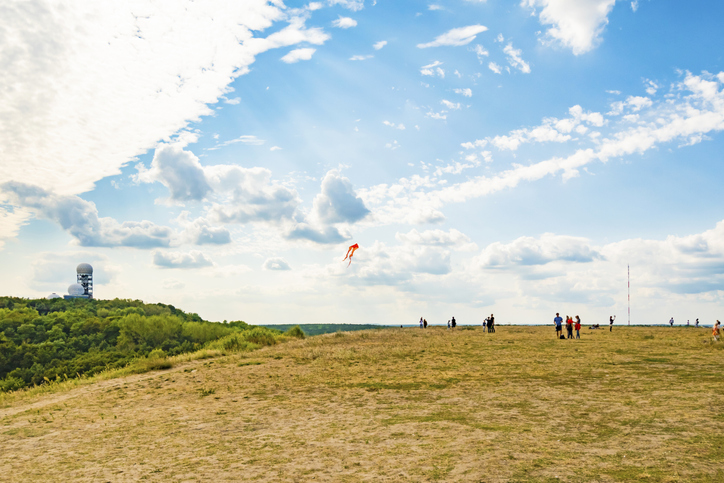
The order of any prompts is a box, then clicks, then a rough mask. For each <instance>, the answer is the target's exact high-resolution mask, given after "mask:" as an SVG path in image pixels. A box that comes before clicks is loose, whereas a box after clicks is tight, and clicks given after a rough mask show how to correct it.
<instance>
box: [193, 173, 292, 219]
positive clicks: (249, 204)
mask: <svg viewBox="0 0 724 483" xmlns="http://www.w3.org/2000/svg"><path fill="white" fill-rule="evenodd" d="M204 171H205V174H206V179H207V180H208V182H209V185H210V186H211V187H212V188H213V189H214V192H215V194H216V196H217V199H218V201H216V202H214V203H212V205H211V208H210V210H209V216H210V219H211V221H213V222H215V223H249V222H269V223H278V222H280V221H282V220H289V219H291V218H292V216H293V215H294V213H295V211H296V209H297V206H299V203H300V199H299V195H298V194H297V192H296V191H295V190H292V189H289V188H287V187H285V186H283V185H281V184H280V183H277V182H274V181H272V180H271V171H269V170H268V169H266V168H242V167H240V166H235V165H216V166H209V167H206V168H205V169H204Z"/></svg>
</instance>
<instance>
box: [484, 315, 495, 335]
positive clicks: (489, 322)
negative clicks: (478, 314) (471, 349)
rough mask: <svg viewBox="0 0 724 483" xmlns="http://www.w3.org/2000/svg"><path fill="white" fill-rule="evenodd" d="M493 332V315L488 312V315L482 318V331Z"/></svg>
mask: <svg viewBox="0 0 724 483" xmlns="http://www.w3.org/2000/svg"><path fill="white" fill-rule="evenodd" d="M486 330H487V331H488V332H495V317H493V314H490V317H488V318H486V319H485V320H483V332H485V331H486Z"/></svg>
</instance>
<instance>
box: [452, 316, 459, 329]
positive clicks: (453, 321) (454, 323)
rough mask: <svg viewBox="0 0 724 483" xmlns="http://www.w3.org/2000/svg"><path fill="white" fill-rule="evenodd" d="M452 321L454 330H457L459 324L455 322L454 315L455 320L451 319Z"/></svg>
mask: <svg viewBox="0 0 724 483" xmlns="http://www.w3.org/2000/svg"><path fill="white" fill-rule="evenodd" d="M450 320H451V323H452V328H453V330H455V327H456V326H457V325H458V324H457V322H455V316H454V315H453V318H452V319H450Z"/></svg>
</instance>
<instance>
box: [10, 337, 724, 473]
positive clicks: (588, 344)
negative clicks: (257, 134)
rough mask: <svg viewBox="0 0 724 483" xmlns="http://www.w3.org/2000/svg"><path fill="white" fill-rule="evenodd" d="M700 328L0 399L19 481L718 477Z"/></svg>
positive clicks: (359, 347)
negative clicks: (2, 400)
mask: <svg viewBox="0 0 724 483" xmlns="http://www.w3.org/2000/svg"><path fill="white" fill-rule="evenodd" d="M708 334H709V331H707V330H694V329H690V330H687V329H668V328H617V329H616V330H615V331H614V332H612V333H609V332H608V331H586V332H585V333H584V334H583V335H582V337H583V339H581V340H573V341H568V340H566V341H563V340H553V330H552V328H550V327H500V328H498V332H497V333H496V334H485V333H483V332H482V331H481V330H479V329H473V330H459V331H456V332H454V333H452V332H450V331H447V330H445V329H441V328H440V329H438V328H434V329H428V330H424V331H423V330H420V329H386V330H376V331H364V332H353V333H344V334H334V335H332V334H330V335H324V336H318V337H312V338H308V339H305V340H299V341H292V342H288V343H286V344H282V345H277V346H273V347H267V348H264V349H261V350H259V351H256V352H252V353H243V354H235V355H230V356H226V357H220V358H216V359H212V360H205V361H194V362H189V363H187V364H185V365H179V366H177V367H174V368H173V369H171V370H169V371H166V372H157V373H150V374H144V375H140V376H131V377H128V378H124V379H114V380H111V381H103V382H102V383H99V384H95V385H92V386H86V387H82V388H78V389H73V390H71V391H70V392H67V393H55V394H49V395H45V396H43V397H40V398H38V397H30V396H24V395H18V396H17V397H16V398H15V399H13V398H12V397H10V396H8V399H6V400H4V406H5V407H4V408H2V409H0V418H1V419H0V425H1V426H0V446H1V447H2V448H3V451H2V452H1V453H0V474H4V475H13V478H14V481H38V480H49V481H64V480H65V481H67V480H74V481H78V480H83V481H85V480H88V481H90V480H93V481H96V480H97V481H132V480H137V479H145V480H149V481H179V480H201V481H250V480H259V481H309V480H312V479H315V481H361V480H375V481H379V480H390V481H435V480H441V481H486V482H492V481H632V480H640V481H722V480H723V479H724V470H723V469H722V468H723V466H722V461H724V449H722V448H723V447H724V436H722V435H723V434H724V432H723V431H722V430H724V420H722V416H721V413H720V410H719V408H721V407H722V403H724V393H723V392H722V379H721V375H722V371H723V370H724V350H721V347H722V344H709V343H705V342H706V340H707V339H708V337H707V335H708Z"/></svg>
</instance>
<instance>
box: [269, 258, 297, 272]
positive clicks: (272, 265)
mask: <svg viewBox="0 0 724 483" xmlns="http://www.w3.org/2000/svg"><path fill="white" fill-rule="evenodd" d="M262 268H263V269H264V270H282V271H283V270H291V269H292V268H291V267H290V266H289V264H288V263H287V261H286V260H284V259H283V258H281V257H273V258H267V259H266V260H265V261H264V264H263V265H262Z"/></svg>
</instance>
